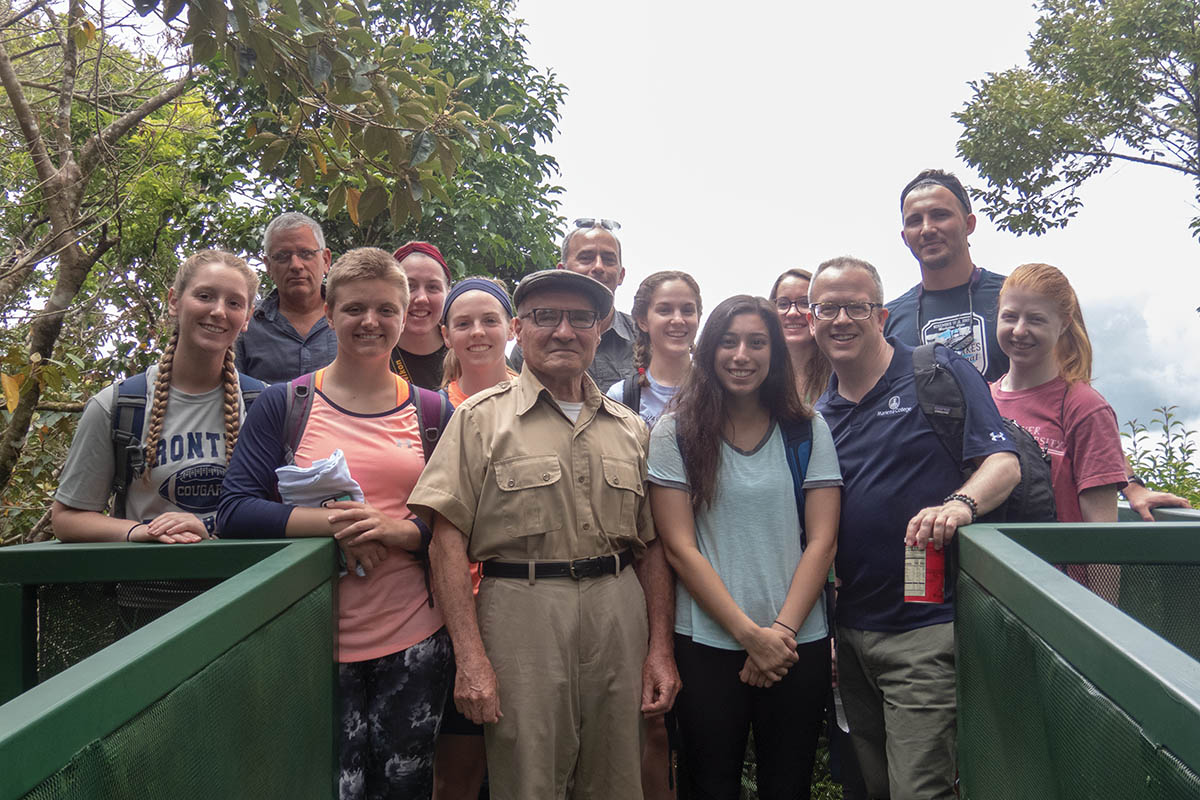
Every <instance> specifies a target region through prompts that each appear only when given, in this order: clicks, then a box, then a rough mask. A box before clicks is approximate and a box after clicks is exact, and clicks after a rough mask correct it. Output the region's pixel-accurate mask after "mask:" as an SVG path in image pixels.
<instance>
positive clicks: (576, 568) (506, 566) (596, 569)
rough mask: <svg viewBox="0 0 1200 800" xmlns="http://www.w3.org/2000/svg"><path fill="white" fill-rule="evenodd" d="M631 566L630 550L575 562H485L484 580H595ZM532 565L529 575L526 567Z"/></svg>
mask: <svg viewBox="0 0 1200 800" xmlns="http://www.w3.org/2000/svg"><path fill="white" fill-rule="evenodd" d="M632 563H633V551H632V550H622V551H621V552H620V553H614V554H612V555H610V556H596V557H594V558H577V559H575V560H574V561H532V562H530V561H494V560H493V561H484V562H483V565H482V566H483V577H485V578H533V579H537V578H574V579H575V580H580V579H582V578H598V577H600V576H601V575H616V574H617V573H618V572H620V571H621V570H623V569H625V568H626V567H628V566H629V565H630V564H632ZM530 564H532V565H533V572H532V574H530V570H529V566H530Z"/></svg>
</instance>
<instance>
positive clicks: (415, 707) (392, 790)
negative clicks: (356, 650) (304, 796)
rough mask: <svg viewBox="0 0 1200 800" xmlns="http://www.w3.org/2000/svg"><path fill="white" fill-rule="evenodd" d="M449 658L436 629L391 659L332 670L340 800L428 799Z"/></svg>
mask: <svg viewBox="0 0 1200 800" xmlns="http://www.w3.org/2000/svg"><path fill="white" fill-rule="evenodd" d="M452 661H453V654H452V651H451V649H450V636H449V634H447V633H446V629H445V628H442V629H441V630H439V631H438V632H437V633H435V634H433V635H432V636H430V637H429V638H427V639H425V640H423V641H420V642H417V643H416V644H414V645H413V646H412V647H409V648H408V649H406V650H401V651H400V652H398V653H392V654H391V655H387V656H381V657H380V658H372V659H369V660H367V661H355V662H351V663H348V664H339V665H338V689H339V692H340V695H341V697H340V705H341V717H342V741H341V745H340V757H339V766H340V774H339V777H338V797H339V798H340V800H382V798H391V797H404V798H427V797H429V796H430V795H431V794H432V793H433V748H434V743H435V742H436V741H437V734H438V727H439V726H440V724H441V721H442V706H443V704H444V703H445V698H446V691H447V688H448V687H449V683H450V665H451V662H452Z"/></svg>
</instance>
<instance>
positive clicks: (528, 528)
mask: <svg viewBox="0 0 1200 800" xmlns="http://www.w3.org/2000/svg"><path fill="white" fill-rule="evenodd" d="M494 470H495V473H496V485H497V487H499V489H500V506H501V508H500V511H501V514H502V515H503V519H504V532H505V533H506V534H508V535H509V536H513V537H520V536H533V535H535V534H539V533H547V532H549V531H556V530H560V529H561V528H562V526H563V508H562V503H563V499H562V497H561V496H560V495H561V491H560V489H559V486H558V484H559V482H560V481H561V480H562V466H561V465H560V464H559V463H558V456H554V455H549V456H517V457H515V458H506V459H504V460H502V461H496V462H495V465H494Z"/></svg>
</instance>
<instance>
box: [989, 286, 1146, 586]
mask: <svg viewBox="0 0 1200 800" xmlns="http://www.w3.org/2000/svg"><path fill="white" fill-rule="evenodd" d="M999 306H1000V308H999V315H998V323H997V330H996V333H997V338H998V339H999V341H1000V349H1002V350H1003V351H1004V352H1005V353H1006V354H1007V355H1008V358H1009V362H1010V363H1009V368H1008V372H1007V373H1006V374H1005V375H1003V376H1001V378H1000V379H999V380H998V381H996V382H995V383H993V384H992V397H993V398H994V399H995V400H996V406H997V408H999V409H1000V413H1001V414H1003V415H1004V416H1006V417H1011V418H1013V419H1015V420H1016V421H1017V422H1019V423H1021V425H1022V426H1024V427H1025V428H1027V429H1028V430H1029V431H1030V432H1031V433H1032V434H1033V435H1034V436H1035V437H1036V438H1037V440H1038V442H1040V443H1041V445H1042V446H1043V447H1045V448H1046V450H1047V451H1049V453H1050V471H1051V481H1052V482H1053V485H1054V501H1055V503H1056V505H1057V506H1058V519H1059V521H1060V522H1116V521H1117V492H1118V491H1119V490H1120V489H1122V488H1124V486H1125V456H1124V454H1123V453H1122V450H1121V436H1120V433H1119V432H1118V431H1117V416H1116V414H1115V413H1113V410H1112V406H1110V405H1109V404H1108V403H1107V402H1106V401H1105V399H1104V398H1103V397H1101V396H1100V393H1099V392H1097V391H1096V390H1095V389H1093V388H1092V386H1091V384H1090V381H1091V378H1092V345H1091V342H1090V341H1089V340H1088V335H1087V328H1086V327H1085V326H1084V323H1083V313H1082V311H1081V310H1080V308H1079V300H1078V298H1076V296H1075V291H1074V290H1073V289H1072V288H1071V284H1070V283H1069V282H1068V281H1067V278H1066V276H1065V275H1063V274H1062V272H1060V271H1059V270H1057V269H1055V268H1054V267H1052V266H1049V265H1048V264H1023V265H1022V266H1020V267H1017V269H1015V270H1014V271H1013V273H1012V274H1011V275H1009V276H1008V278H1007V280H1005V281H1004V286H1003V287H1002V288H1001V289H1000V300H999ZM1115 571H1116V570H1115V568H1114V567H1111V566H1097V565H1088V566H1084V565H1077V566H1072V567H1070V568H1069V569H1068V573H1069V574H1070V575H1071V577H1073V578H1075V579H1076V580H1077V581H1079V582H1080V583H1083V584H1084V585H1085V586H1089V587H1090V588H1092V589H1093V590H1094V591H1099V592H1100V593H1101V594H1103V595H1104V596H1105V597H1109V595H1112V597H1110V598H1109V599H1114V598H1115V594H1116V586H1117V576H1116V575H1115V574H1111V573H1114V572H1115Z"/></svg>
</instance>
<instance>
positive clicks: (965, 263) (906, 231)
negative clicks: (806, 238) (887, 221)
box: [885, 169, 1008, 382]
mask: <svg viewBox="0 0 1200 800" xmlns="http://www.w3.org/2000/svg"><path fill="white" fill-rule="evenodd" d="M900 210H901V217H902V219H903V228H902V229H901V231H900V238H901V239H903V240H904V243H905V244H906V245H908V249H909V250H911V251H912V254H913V256H914V257H915V258H916V259H917V263H918V264H920V265H921V282H920V283H918V284H917V285H916V286H914V287H913V288H911V289H909V290H908V291H907V292H905V293H904V294H902V295H900V297H898V298H896V299H895V300H893V301H892V302H890V303H888V304H887V309H888V313H889V317H888V320H887V328H886V330H885V334H886V335H888V336H895V337H897V338H899V339H900V341H902V342H904V343H905V344H907V345H908V346H910V347H915V346H917V345H919V344H923V343H926V342H940V343H941V344H944V345H946V346H947V347H949V348H950V349H951V350H954V351H955V352H957V353H958V354H959V355H961V356H963V357H964V358H966V359H967V360H968V361H970V362H971V363H972V364H973V365H974V366H975V368H976V369H978V370H979V371H980V372H981V373H983V377H984V378H986V379H987V380H988V382H991V381H994V380H996V379H997V378H999V377H1000V376H1001V375H1003V374H1004V373H1005V372H1007V371H1008V356H1006V355H1005V354H1004V351H1002V350H1001V349H1000V345H999V343H998V342H997V341H996V303H997V299H998V297H999V294H1000V287H1001V286H1002V285H1003V284H1004V276H1003V275H997V274H996V273H994V272H989V271H988V270H985V269H982V268H980V267H977V266H975V264H974V263H973V262H972V260H971V251H970V249H969V245H968V244H967V237H968V236H970V235H971V234H972V233H974V231H975V215H974V214H972V213H971V200H970V198H969V197H967V191H966V189H964V188H963V185H962V183H960V182H959V180H958V178H956V177H954V175H952V174H950V173H949V172H944V171H942V170H939V169H927V170H923V171H922V172H921V173H920V174H919V175H917V177H915V178H913V179H912V180H911V181H909V182H908V185H907V186H905V187H904V191H902V192H901V193H900Z"/></svg>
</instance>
